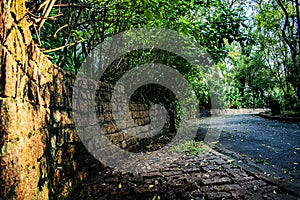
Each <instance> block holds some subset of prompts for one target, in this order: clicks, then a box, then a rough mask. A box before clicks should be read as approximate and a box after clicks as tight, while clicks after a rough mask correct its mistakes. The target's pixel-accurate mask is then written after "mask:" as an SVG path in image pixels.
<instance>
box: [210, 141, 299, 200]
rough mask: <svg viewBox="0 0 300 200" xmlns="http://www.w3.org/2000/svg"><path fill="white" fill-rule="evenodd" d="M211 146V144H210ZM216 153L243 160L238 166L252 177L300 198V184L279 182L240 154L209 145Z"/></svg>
mask: <svg viewBox="0 0 300 200" xmlns="http://www.w3.org/2000/svg"><path fill="white" fill-rule="evenodd" d="M208 145H209V144H208ZM209 146H210V147H211V148H212V149H213V150H214V151H216V152H217V153H218V154H221V155H222V156H223V157H231V158H233V159H235V160H241V161H242V162H239V163H238V165H239V166H240V167H242V168H243V170H245V171H247V172H248V173H249V174H250V175H253V176H255V177H256V178H258V179H261V180H263V181H265V182H266V183H268V184H272V185H275V186H277V187H278V188H279V189H281V190H282V191H284V192H287V193H288V194H290V195H294V196H295V197H297V198H300V183H296V184H295V183H287V181H285V180H279V179H276V178H273V177H270V176H266V175H264V174H263V173H262V172H261V171H262V170H261V167H259V165H257V164H256V163H254V162H253V161H252V160H251V158H250V159H249V158H248V159H247V158H243V157H241V156H240V155H239V154H238V153H236V152H233V151H230V150H227V149H224V148H222V147H220V146H219V145H213V146H212V145H209Z"/></svg>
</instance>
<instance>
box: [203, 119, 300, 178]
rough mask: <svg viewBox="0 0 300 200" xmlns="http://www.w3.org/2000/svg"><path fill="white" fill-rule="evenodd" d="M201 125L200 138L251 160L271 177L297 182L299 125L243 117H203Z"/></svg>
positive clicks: (299, 161)
mask: <svg viewBox="0 0 300 200" xmlns="http://www.w3.org/2000/svg"><path fill="white" fill-rule="evenodd" d="M201 124H202V125H201V126H200V127H199V129H198V137H200V139H201V137H203V136H204V135H206V140H211V141H210V142H213V143H214V144H217V146H218V147H220V148H221V149H226V150H230V151H232V152H236V153H237V154H238V155H239V156H240V157H241V158H244V159H249V160H251V161H253V163H255V164H256V165H257V166H260V170H262V171H264V172H265V173H267V174H269V175H271V176H273V177H277V178H278V177H282V179H285V180H289V181H296V182H298V181H300V123H292V122H281V121H276V120H269V119H264V118H261V117H259V116H256V115H250V114H245V115H226V116H217V117H211V118H206V119H204V120H203V121H202V123H201ZM214 134H215V135H214ZM201 135H202V136H201ZM209 135H213V137H211V138H213V139H211V138H209ZM202 139H204V138H202Z"/></svg>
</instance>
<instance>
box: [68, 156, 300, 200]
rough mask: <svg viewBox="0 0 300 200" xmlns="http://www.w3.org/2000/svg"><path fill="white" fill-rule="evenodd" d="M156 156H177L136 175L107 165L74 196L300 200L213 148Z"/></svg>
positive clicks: (95, 197) (91, 197)
mask: <svg viewBox="0 0 300 200" xmlns="http://www.w3.org/2000/svg"><path fill="white" fill-rule="evenodd" d="M152 157H153V160H155V157H156V156H153V155H152ZM157 157H160V158H167V159H170V158H174V159H173V160H170V164H169V165H168V166H160V165H159V163H156V165H155V166H157V167H155V169H150V170H149V168H148V170H147V172H145V173H140V174H135V175H134V174H133V173H128V172H118V171H113V170H111V169H110V168H106V170H103V171H101V172H99V173H98V174H97V175H95V176H93V177H92V178H90V179H89V180H86V181H85V182H84V183H83V184H82V186H81V187H80V189H79V190H78V191H76V192H75V193H74V194H73V196H72V197H71V198H72V199H153V200H154V199H195V200H196V199H278V200H279V199H280V200H281V199H299V197H298V198H297V197H296V196H293V195H292V194H287V192H286V191H285V190H284V189H282V188H280V187H278V186H276V185H275V184H272V183H270V182H267V181H264V180H262V179H260V178H258V177H257V176H255V175H253V174H252V173H249V172H248V171H246V170H244V169H242V168H241V167H240V166H239V163H238V162H236V161H233V160H232V159H230V158H228V157H226V156H224V155H222V154H220V153H218V152H216V151H213V150H210V151H208V152H206V153H205V154H203V155H201V156H192V155H187V154H183V153H176V152H172V153H170V152H166V155H161V154H159V155H157ZM157 157H156V158H157ZM175 158H176V159H175Z"/></svg>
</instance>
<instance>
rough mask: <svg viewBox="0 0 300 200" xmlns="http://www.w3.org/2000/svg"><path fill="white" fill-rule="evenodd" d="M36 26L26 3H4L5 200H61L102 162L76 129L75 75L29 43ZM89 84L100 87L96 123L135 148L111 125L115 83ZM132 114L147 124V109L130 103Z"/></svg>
mask: <svg viewBox="0 0 300 200" xmlns="http://www.w3.org/2000/svg"><path fill="white" fill-rule="evenodd" d="M32 25H33V24H32V22H31V21H30V20H29V18H28V16H27V10H26V7H25V0H18V1H8V0H4V1H1V3H0V38H1V46H0V58H1V74H0V125H1V126H0V156H1V157H0V169H1V171H0V199H43V200H44V199H63V198H65V197H67V196H68V194H69V193H70V192H71V191H72V189H74V188H76V185H77V183H78V182H79V181H81V180H83V179H84V178H85V177H87V176H88V174H89V172H88V170H87V167H86V165H90V166H91V165H100V163H98V162H97V161H96V160H95V159H93V158H92V156H91V155H90V154H89V153H88V152H87V151H86V149H85V148H84V146H83V145H82V143H81V142H80V139H79V137H78V134H77V132H76V129H75V125H74V121H73V113H72V108H71V105H72V92H73V91H72V86H73V84H74V79H75V76H74V75H73V74H71V73H68V72H65V71H63V70H62V69H60V68H59V67H57V66H55V65H53V64H52V63H51V62H50V60H49V59H48V57H47V56H46V55H44V54H43V53H42V51H41V50H40V48H39V47H38V46H37V45H36V44H35V43H34V41H33V40H32V36H31V32H30V26H32ZM87 81H88V80H83V82H87ZM91 84H94V86H95V87H98V88H99V89H98V90H97V94H98V100H97V101H98V104H99V105H100V104H101V106H102V109H101V112H99V113H98V120H99V123H106V124H107V134H109V135H110V136H109V138H110V140H111V141H112V142H113V143H115V144H117V145H120V146H122V148H132V146H134V145H135V144H137V142H138V139H136V138H124V137H123V138H120V137H119V135H120V134H121V131H120V129H119V128H118V127H117V126H116V125H115V124H114V123H113V122H112V116H111V104H110V103H109V101H110V98H111V92H112V88H113V87H112V85H110V84H106V83H100V86H99V85H98V84H99V83H96V82H91ZM84 85H85V84H83V87H84ZM130 110H131V114H132V117H133V118H134V121H135V122H136V123H137V124H139V125H145V124H147V123H149V122H150V118H149V113H148V107H147V106H146V105H144V104H141V103H134V102H132V103H131V105H130ZM128 128H130V127H128ZM145 131H146V130H145ZM91 162H93V163H91Z"/></svg>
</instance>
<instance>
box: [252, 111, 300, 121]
mask: <svg viewBox="0 0 300 200" xmlns="http://www.w3.org/2000/svg"><path fill="white" fill-rule="evenodd" d="M256 115H258V116H260V117H262V118H265V119H271V120H278V121H287V122H300V117H284V116H279V115H269V114H266V113H263V112H261V113H258V114H256Z"/></svg>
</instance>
